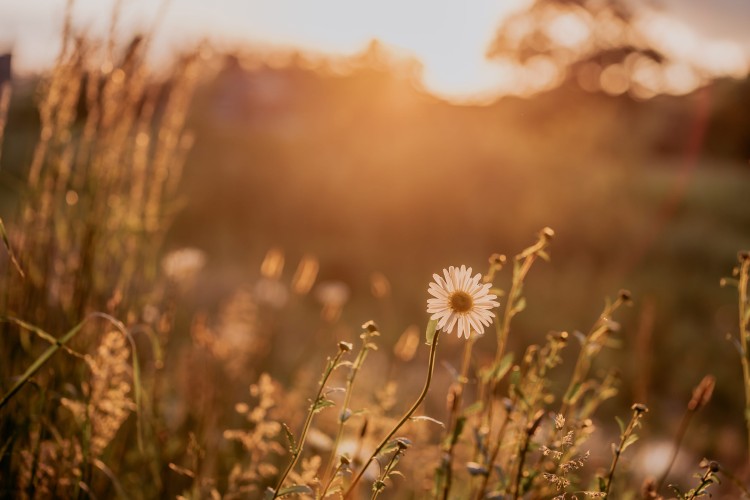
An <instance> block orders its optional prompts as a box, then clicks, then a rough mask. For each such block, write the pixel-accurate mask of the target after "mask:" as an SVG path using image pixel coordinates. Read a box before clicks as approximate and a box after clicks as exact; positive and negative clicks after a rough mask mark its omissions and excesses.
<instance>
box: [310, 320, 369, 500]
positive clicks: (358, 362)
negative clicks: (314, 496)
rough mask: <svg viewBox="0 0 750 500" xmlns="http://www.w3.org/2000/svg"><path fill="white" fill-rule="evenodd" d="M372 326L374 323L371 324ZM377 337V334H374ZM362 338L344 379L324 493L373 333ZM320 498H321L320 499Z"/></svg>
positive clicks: (330, 477)
mask: <svg viewBox="0 0 750 500" xmlns="http://www.w3.org/2000/svg"><path fill="white" fill-rule="evenodd" d="M373 324H374V323H373ZM374 334H375V335H377V332H375V333H374ZM362 335H363V337H362V339H363V344H362V347H361V348H360V350H359V353H357V357H356V359H355V360H354V363H353V364H352V367H351V371H350V372H349V376H348V377H347V378H346V394H345V396H344V402H343V404H342V406H341V412H340V414H339V425H338V430H337V431H336V438H335V439H334V441H333V446H332V447H331V456H330V457H329V459H328V465H327V466H326V468H325V473H324V474H323V476H322V478H323V480H324V481H325V484H326V488H325V491H327V490H328V488H329V486H330V484H331V481H333V478H334V477H335V473H334V474H332V472H333V465H334V463H335V461H336V453H337V452H338V448H339V444H340V443H341V438H342V436H343V435H344V425H345V424H346V421H347V416H346V413H345V412H347V411H348V410H349V402H350V401H351V399H352V392H353V391H352V387H353V386H354V379H355V378H356V376H357V373H358V372H359V369H360V368H361V367H362V364H363V363H364V361H365V357H366V356H367V351H368V350H369V349H370V348H371V347H370V343H369V341H370V338H371V337H372V336H373V332H369V333H368V332H367V331H365V333H363V334H362ZM321 498H322V497H321Z"/></svg>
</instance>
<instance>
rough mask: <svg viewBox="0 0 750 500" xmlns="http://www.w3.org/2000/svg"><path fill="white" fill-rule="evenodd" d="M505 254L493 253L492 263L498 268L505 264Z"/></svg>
mask: <svg viewBox="0 0 750 500" xmlns="http://www.w3.org/2000/svg"><path fill="white" fill-rule="evenodd" d="M505 260H506V259H505V255H503V254H500V253H493V254H492V255H490V265H491V266H494V267H496V268H498V269H500V268H501V267H503V266H504V265H505Z"/></svg>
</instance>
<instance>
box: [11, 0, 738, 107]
mask: <svg viewBox="0 0 750 500" xmlns="http://www.w3.org/2000/svg"><path fill="white" fill-rule="evenodd" d="M528 2H529V0H471V1H470V2H466V1H465V0H213V1H208V0H172V1H171V2H170V3H169V5H168V7H167V11H166V15H165V16H164V18H163V21H162V23H161V26H160V29H159V33H160V35H159V41H158V42H159V43H158V44H157V49H158V50H159V51H162V52H168V51H170V50H173V49H174V48H179V47H180V46H181V44H183V43H184V42H185V41H187V40H192V39H197V38H199V37H201V36H207V37H208V38H210V39H212V40H214V41H216V42H217V43H218V44H236V43H238V42H246V41H250V42H255V43H262V44H267V45H271V46H281V47H300V48H304V49H307V50H313V51H316V52H323V53H333V54H352V53H355V52H358V51H360V50H362V48H363V47H365V46H366V45H367V43H368V42H369V41H370V40H372V39H374V38H377V39H379V40H381V41H382V42H383V43H385V44H386V45H387V46H388V47H390V48H391V49H393V50H396V51H401V52H402V53H404V54H405V55H410V56H415V57H417V58H418V59H420V60H421V61H422V63H423V65H424V83H425V86H426V87H427V88H428V89H429V90H431V91H432V92H434V93H436V94H439V95H442V96H445V97H451V98H458V99H460V98H462V97H467V96H477V95H483V94H484V95H488V94H498V93H502V92H504V91H506V90H507V89H508V87H509V86H512V85H513V84H514V82H513V81H512V80H511V79H509V77H508V74H507V71H505V70H504V69H503V67H502V66H501V65H498V64H496V63H493V62H492V61H487V60H485V59H484V52H485V50H486V48H487V45H488V43H489V42H490V40H491V39H492V37H493V34H494V31H495V29H496V27H497V25H498V23H499V21H500V20H501V19H502V17H503V16H504V15H506V14H507V13H508V12H510V11H512V10H513V9H518V8H522V7H523V6H524V5H525V4H527V3H528ZM113 3H114V1H113V0H77V1H76V3H75V7H74V9H75V16H74V18H75V24H76V26H77V27H78V28H79V29H86V30H88V31H90V32H92V33H94V34H102V33H105V32H106V29H107V26H108V25H109V20H110V13H111V11H112V5H113ZM160 3H161V2H159V1H158V0H123V1H122V8H123V16H122V17H123V19H122V22H121V25H120V33H122V34H123V35H127V34H128V33H130V32H132V30H133V29H134V27H138V26H149V25H150V24H152V23H153V20H154V19H155V18H156V12H157V11H158V10H159V4H160ZM652 3H653V2H652ZM65 4H66V1H65V0H26V1H23V2H20V1H12V0H0V50H2V49H3V47H5V48H7V47H9V46H12V47H13V51H14V53H15V56H16V57H15V60H14V64H15V66H16V69H17V70H20V71H24V70H29V69H36V68H39V67H43V66H44V65H46V64H49V63H50V61H52V59H53V58H54V56H55V54H56V51H57V50H58V48H59V31H60V26H61V23H62V14H63V12H64V8H65ZM661 5H662V9H663V10H662V13H661V14H658V15H657V16H656V18H658V19H659V20H663V21H664V22H663V23H662V24H659V25H658V27H656V31H657V32H659V33H666V34H667V38H668V40H666V41H667V42H671V45H673V46H675V47H676V50H678V51H680V50H681V51H682V52H683V53H684V54H683V55H684V56H685V57H697V56H695V54H698V53H701V54H707V55H704V59H705V60H707V61H709V60H713V61H717V60H718V61H720V62H721V61H723V60H724V59H726V61H725V65H729V64H730V63H731V64H734V65H737V64H742V65H744V68H745V69H746V68H747V61H748V60H750V29H748V28H747V26H748V25H749V24H750V0H711V1H707V0H661ZM668 45H670V43H668ZM699 49H700V50H699ZM704 49H705V50H704ZM709 62H710V61H709Z"/></svg>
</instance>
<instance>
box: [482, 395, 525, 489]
mask: <svg viewBox="0 0 750 500" xmlns="http://www.w3.org/2000/svg"><path fill="white" fill-rule="evenodd" d="M514 403H515V398H514ZM508 417H509V415H506V417H505V419H504V420H503V423H502V425H501V426H500V430H499V431H498V433H497V439H495V445H494V447H493V448H492V451H491V452H490V459H489V461H488V462H487V473H486V474H484V475H483V476H482V484H481V485H480V487H479V491H477V496H476V500H480V499H481V498H482V497H483V496H484V492H485V491H486V490H487V484H488V483H489V481H490V476H491V475H492V466H493V465H494V463H495V460H497V455H498V453H499V452H500V447H501V446H502V444H503V436H504V435H505V428H506V427H507V425H508V422H509V420H510V419H509V418H508ZM471 496H473V495H471Z"/></svg>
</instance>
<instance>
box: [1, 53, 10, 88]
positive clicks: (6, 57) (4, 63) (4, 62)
mask: <svg viewBox="0 0 750 500" xmlns="http://www.w3.org/2000/svg"><path fill="white" fill-rule="evenodd" d="M10 61H11V54H10V53H8V54H2V55H0V85H2V84H3V83H5V82H9V81H10V80H11V66H10Z"/></svg>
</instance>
